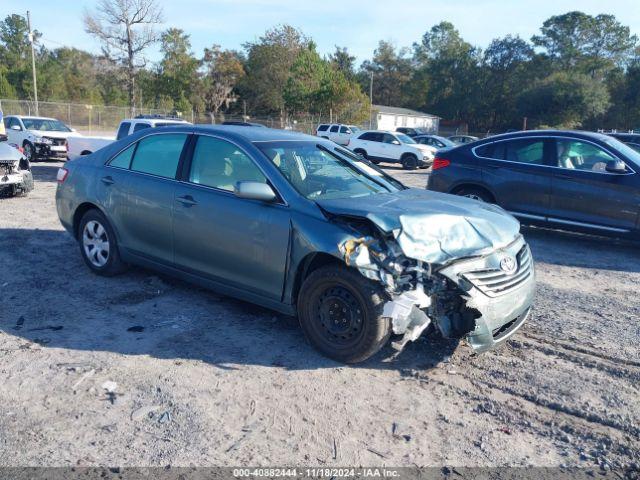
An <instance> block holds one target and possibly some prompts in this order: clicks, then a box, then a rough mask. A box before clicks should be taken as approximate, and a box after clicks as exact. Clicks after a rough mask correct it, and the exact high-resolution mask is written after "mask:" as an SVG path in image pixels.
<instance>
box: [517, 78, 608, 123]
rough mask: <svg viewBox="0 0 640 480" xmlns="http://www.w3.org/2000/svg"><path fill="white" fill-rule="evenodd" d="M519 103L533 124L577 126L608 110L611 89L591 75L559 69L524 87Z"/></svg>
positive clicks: (524, 114)
mask: <svg viewBox="0 0 640 480" xmlns="http://www.w3.org/2000/svg"><path fill="white" fill-rule="evenodd" d="M518 105H519V108H520V111H521V114H522V116H526V117H528V118H530V119H531V121H532V125H534V126H552V127H558V128H577V127H580V126H582V125H583V124H584V123H585V122H587V121H588V120H589V119H592V118H594V117H597V116H599V115H602V114H603V113H604V112H605V111H606V110H607V108H608V106H609V93H608V92H607V88H606V86H605V85H604V84H603V83H602V82H599V81H597V80H595V79H593V78H591V77H590V76H588V75H585V74H576V73H566V72H557V73H552V74H551V75H549V77H547V78H545V79H544V80H541V81H538V82H536V83H535V84H534V85H533V86H532V87H531V88H529V89H528V90H526V91H524V92H523V93H522V94H521V95H520V97H519V99H518Z"/></svg>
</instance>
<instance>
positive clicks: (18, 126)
mask: <svg viewBox="0 0 640 480" xmlns="http://www.w3.org/2000/svg"><path fill="white" fill-rule="evenodd" d="M11 130H15V131H17V132H20V131H22V129H21V128H20V125H11Z"/></svg>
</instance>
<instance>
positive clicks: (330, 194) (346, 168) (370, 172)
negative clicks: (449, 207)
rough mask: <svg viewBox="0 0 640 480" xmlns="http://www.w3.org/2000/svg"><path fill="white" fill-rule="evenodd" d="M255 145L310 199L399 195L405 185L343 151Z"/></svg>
mask: <svg viewBox="0 0 640 480" xmlns="http://www.w3.org/2000/svg"><path fill="white" fill-rule="evenodd" d="M256 146H257V147H258V148H259V149H260V150H261V151H262V153H264V154H265V155H266V156H267V158H268V159H269V160H270V161H271V162H273V164H274V165H275V166H276V167H278V169H279V170H280V172H281V173H282V175H283V176H284V177H285V178H286V179H287V180H288V181H289V183H290V184H291V185H292V186H293V188H295V189H296V190H297V191H298V192H299V193H300V194H301V195H303V196H304V197H306V198H308V199H309V200H320V199H325V200H326V199H333V198H355V197H364V196H367V195H374V194H376V193H389V192H397V191H398V190H402V189H404V187H403V185H402V184H401V183H399V182H397V181H395V180H393V179H392V178H390V177H388V176H387V175H386V174H384V173H383V172H381V171H380V170H378V169H376V168H373V167H372V166H370V165H369V164H368V162H367V161H365V160H363V159H361V158H359V157H356V156H355V155H353V154H348V153H346V151H344V149H340V148H335V147H323V146H321V145H317V144H316V143H314V142H258V143H256Z"/></svg>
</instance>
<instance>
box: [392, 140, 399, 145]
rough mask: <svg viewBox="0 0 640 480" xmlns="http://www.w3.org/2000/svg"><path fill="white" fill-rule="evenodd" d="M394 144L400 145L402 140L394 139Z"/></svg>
mask: <svg viewBox="0 0 640 480" xmlns="http://www.w3.org/2000/svg"><path fill="white" fill-rule="evenodd" d="M391 143H392V144H394V145H400V142H399V141H398V140H394V141H393V142H391Z"/></svg>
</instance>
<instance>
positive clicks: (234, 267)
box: [173, 135, 290, 301]
mask: <svg viewBox="0 0 640 480" xmlns="http://www.w3.org/2000/svg"><path fill="white" fill-rule="evenodd" d="M187 168H188V174H187V175H186V178H184V181H183V182H180V184H179V186H178V188H177V189H176V190H175V198H174V211H175V213H174V224H173V235H174V243H175V261H176V264H177V265H178V266H179V267H180V268H183V269H185V270H187V271H192V272H194V273H198V274H199V275H202V276H205V277H208V278H210V279H212V280H214V281H219V282H222V283H224V284H226V285H229V286H231V287H235V288H240V289H243V290H248V291H250V292H252V293H254V294H258V295H261V296H263V297H268V298H269V299H272V300H277V301H280V300H281V297H282V288H283V284H284V276H285V269H286V264H287V250H288V244H289V229H290V214H289V208H288V207H287V206H285V205H283V204H282V203H278V202H274V203H265V202H261V201H258V200H249V199H246V198H239V197H237V196H236V195H235V194H234V192H233V190H234V186H235V184H236V182H239V181H253V182H265V183H266V182H267V179H266V177H265V175H264V173H263V172H262V171H261V170H260V168H259V167H258V166H257V164H256V163H255V162H254V161H253V159H252V158H251V157H250V156H249V155H248V154H247V153H246V152H244V151H243V150H242V149H241V148H240V147H238V146H237V145H235V144H233V143H231V142H228V141H227V140H224V139H221V138H218V137H214V136H209V135H201V136H198V137H197V141H196V144H195V147H194V150H193V155H192V160H191V162H190V166H188V167H187Z"/></svg>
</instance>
